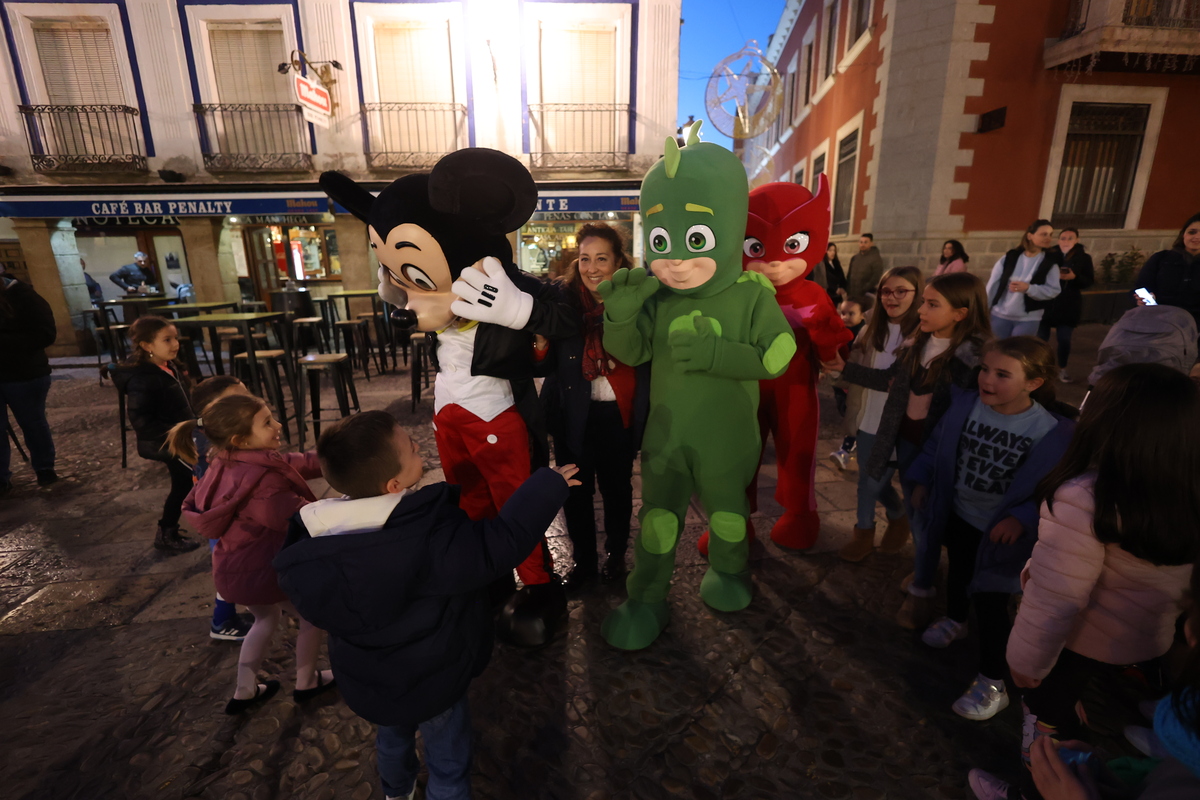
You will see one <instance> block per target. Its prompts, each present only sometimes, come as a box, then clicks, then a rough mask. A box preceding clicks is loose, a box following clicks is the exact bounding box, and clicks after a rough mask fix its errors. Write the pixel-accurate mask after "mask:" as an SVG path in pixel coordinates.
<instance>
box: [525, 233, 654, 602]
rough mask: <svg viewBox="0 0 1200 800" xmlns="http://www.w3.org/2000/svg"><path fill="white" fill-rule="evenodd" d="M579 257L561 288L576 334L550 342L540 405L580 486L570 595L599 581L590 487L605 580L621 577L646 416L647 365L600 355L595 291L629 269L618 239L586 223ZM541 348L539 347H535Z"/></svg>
mask: <svg viewBox="0 0 1200 800" xmlns="http://www.w3.org/2000/svg"><path fill="white" fill-rule="evenodd" d="M575 238H576V241H577V242H578V245H579V258H578V259H576V261H574V262H573V263H572V264H571V267H570V269H569V270H568V272H567V276H566V281H565V282H564V283H563V284H562V286H561V289H562V292H563V295H564V300H565V302H567V303H568V304H569V305H570V306H571V308H573V309H574V310H575V311H576V313H577V314H578V315H579V319H580V321H581V331H580V333H579V334H578V335H576V336H572V337H569V338H566V339H559V340H558V341H555V342H553V343H550V351H549V353H548V354H547V356H546V360H547V361H548V362H549V364H550V367H551V371H550V373H549V375H548V377H547V378H546V382H545V384H544V385H543V387H542V402H543V403H544V404H545V406H546V418H547V420H548V422H549V427H550V433H551V434H552V435H553V436H554V451H555V457H556V459H557V461H558V463H559V464H575V465H577V466H578V467H579V474H578V475H576V476H575V478H576V480H578V481H580V485H579V486H575V487H572V488H571V495H570V498H569V499H568V500H567V502H566V505H564V506H563V511H564V513H565V516H566V518H567V533H568V535H569V536H570V537H571V544H572V547H573V549H574V556H575V567H574V569H572V570H571V572H570V573H569V574H568V575H567V577H566V580H565V585H566V587H567V589H568V590H573V589H578V588H581V587H582V586H583V585H585V584H587V583H589V582H591V581H593V580H594V579H595V578H596V576H597V574H599V565H598V559H597V556H596V513H595V509H594V507H593V505H592V501H593V497H594V495H595V488H596V487H595V484H599V487H600V495H601V497H603V498H604V534H605V552H606V553H607V558H606V559H605V562H604V570H603V574H604V578H605V580H610V581H611V580H615V579H617V578H618V577H620V576H621V575H623V574H624V572H625V550H626V548H627V547H628V545H629V525H630V519H631V517H632V516H633V483H632V478H633V459H634V457H635V456H636V455H637V451H638V449H639V447H640V446H641V440H642V431H643V430H644V429H645V427H646V417H647V415H648V414H649V411H650V365H649V364H643V365H642V366H639V367H629V366H626V365H624V364H621V363H620V362H619V361H617V360H616V359H615V358H613V357H612V356H610V355H609V354H608V353H607V352H606V351H605V350H604V344H603V336H604V303H603V301H602V300H601V299H600V297H599V295H598V294H597V293H596V287H598V286H599V285H600V284H601V283H603V282H604V281H606V280H608V279H609V278H611V277H612V274H613V273H614V272H616V271H617V270H618V269H621V268H626V269H628V268H630V267H632V264H631V263H630V260H629V257H628V256H627V255H626V254H625V249H624V246H623V244H624V243H623V241H622V239H621V234H620V233H618V232H617V230H616V229H615V228H612V227H611V226H609V225H607V224H605V223H603V222H599V223H592V222H589V223H587V224H586V225H584V226H583V227H582V228H580V230H579V232H578V233H577V234H576V237H575ZM539 344H540V343H539Z"/></svg>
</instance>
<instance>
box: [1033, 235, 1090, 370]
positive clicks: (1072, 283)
mask: <svg viewBox="0 0 1200 800" xmlns="http://www.w3.org/2000/svg"><path fill="white" fill-rule="evenodd" d="M1050 253H1051V256H1055V255H1057V257H1058V258H1059V259H1060V262H1059V267H1058V285H1059V286H1061V287H1062V289H1061V291H1060V292H1059V293H1058V296H1057V297H1055V298H1054V299H1053V300H1051V301H1050V305H1049V306H1047V307H1046V311H1045V313H1043V314H1042V322H1041V325H1039V326H1038V338H1039V339H1041V340H1042V341H1044V342H1048V341H1050V329H1051V328H1054V329H1055V330H1056V331H1057V332H1058V336H1057V339H1058V379H1059V380H1060V381H1062V382H1063V383H1070V382H1071V376H1070V375H1068V374H1067V359H1069V358H1070V357H1071V334H1073V333H1074V332H1075V328H1076V326H1078V325H1079V318H1080V317H1081V316H1082V314H1083V290H1084V289H1087V288H1089V287H1090V286H1091V285H1092V284H1093V283H1095V282H1096V271H1095V269H1094V268H1093V267H1092V257H1091V255H1089V254H1088V252H1087V251H1086V250H1085V249H1084V247H1083V243H1082V242H1080V241H1079V230H1078V229H1077V228H1063V229H1062V232H1061V233H1060V234H1058V244H1057V245H1055V246H1054V247H1051V248H1050Z"/></svg>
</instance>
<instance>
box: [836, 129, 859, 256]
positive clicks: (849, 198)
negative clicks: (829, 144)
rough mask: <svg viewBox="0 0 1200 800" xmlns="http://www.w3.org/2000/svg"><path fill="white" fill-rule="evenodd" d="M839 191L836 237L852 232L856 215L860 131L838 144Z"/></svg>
mask: <svg viewBox="0 0 1200 800" xmlns="http://www.w3.org/2000/svg"><path fill="white" fill-rule="evenodd" d="M837 158H838V160H837V189H836V190H835V191H834V199H833V233H834V235H839V234H847V233H849V232H850V221H851V217H852V216H853V215H854V177H855V175H854V173H855V171H856V168H857V165H858V131H855V132H854V133H852V134H850V135H849V136H847V137H846V138H844V139H842V141H840V142H838V157H837Z"/></svg>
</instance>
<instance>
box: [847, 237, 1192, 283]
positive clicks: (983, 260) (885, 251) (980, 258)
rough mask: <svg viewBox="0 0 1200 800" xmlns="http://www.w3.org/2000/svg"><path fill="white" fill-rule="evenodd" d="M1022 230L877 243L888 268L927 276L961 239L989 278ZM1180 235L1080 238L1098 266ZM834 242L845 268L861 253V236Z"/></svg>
mask: <svg viewBox="0 0 1200 800" xmlns="http://www.w3.org/2000/svg"><path fill="white" fill-rule="evenodd" d="M1023 233H1024V232H1023V231H981V232H978V233H952V234H948V235H945V236H939V237H937V238H929V237H926V238H919V239H895V238H885V237H883V236H877V237H876V238H875V244H876V246H877V247H878V248H879V253H880V255H881V256H882V257H883V264H884V267H886V268H891V267H902V266H908V265H916V266H918V267H920V268H921V269H922V270H924V271H925V273H926V274H927V275H930V274H933V270H934V268H935V267H936V266H937V264H938V260H939V259H940V258H941V251H942V244H943V243H944V242H945V241H946V240H947V239H958V240H959V241H960V242H962V244H963V247H964V248H965V249H966V251H967V254H968V255H969V256H970V257H971V262H970V264H968V267H969V269H970V271H971V272H973V273H975V274H976V275H979V276H980V277H981V278H984V279H985V280H986V279H987V277H988V275H990V274H991V270H992V267H993V266H994V265H995V263H996V261H997V259H999V258H1000V257H1001V256H1003V255H1004V254H1005V253H1006V252H1007V251H1008V250H1010V249H1012V248H1014V247H1016V246H1017V244H1018V243H1019V242H1020V241H1021V236H1022V235H1023ZM1178 234H1179V232H1178V231H1174V230H1151V231H1130V230H1107V231H1103V230H1097V231H1088V230H1084V231H1081V236H1080V240H1081V241H1082V242H1083V246H1084V247H1085V248H1087V251H1088V252H1089V253H1091V254H1092V259H1093V260H1094V261H1095V262H1096V265H1097V269H1099V263H1100V259H1102V258H1103V257H1104V256H1105V255H1106V254H1107V253H1124V252H1127V251H1128V250H1130V249H1133V248H1135V247H1136V248H1137V249H1139V250H1141V251H1142V252H1143V253H1144V254H1145V255H1147V256H1149V255H1150V254H1151V253H1155V252H1158V251H1159V250H1165V249H1167V248H1169V247H1170V246H1171V243H1172V242H1174V241H1175V237H1176V236H1177V235H1178ZM831 241H832V242H833V243H834V244H836V245H837V246H838V255H839V258H840V259H841V262H842V267H843V268H845V267H846V266H848V265H849V263H850V257H851V256H852V255H854V254H855V253H857V252H858V239H857V238H852V239H847V238H844V237H837V238H834V239H831Z"/></svg>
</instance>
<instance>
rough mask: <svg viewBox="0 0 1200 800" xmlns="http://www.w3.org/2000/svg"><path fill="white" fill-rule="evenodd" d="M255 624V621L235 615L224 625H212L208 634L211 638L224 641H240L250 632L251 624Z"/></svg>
mask: <svg viewBox="0 0 1200 800" xmlns="http://www.w3.org/2000/svg"><path fill="white" fill-rule="evenodd" d="M253 624H254V623H253V622H247V621H246V620H244V619H242V618H241V617H240V616H237V615H234V616H232V617H230V618H229V619H227V620H226V621H225V622H224V624H222V625H213V626H211V627H210V628H209V630H208V636H209V638H210V639H218V640H220V641H222V642H240V641H241V640H242V639H245V638H246V634H247V633H249V632H250V626H251V625H253Z"/></svg>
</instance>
